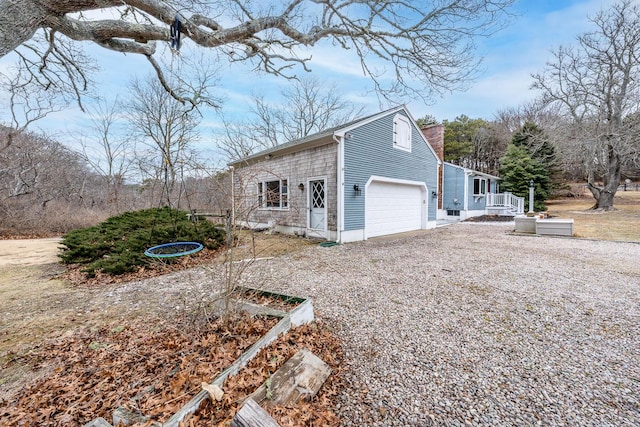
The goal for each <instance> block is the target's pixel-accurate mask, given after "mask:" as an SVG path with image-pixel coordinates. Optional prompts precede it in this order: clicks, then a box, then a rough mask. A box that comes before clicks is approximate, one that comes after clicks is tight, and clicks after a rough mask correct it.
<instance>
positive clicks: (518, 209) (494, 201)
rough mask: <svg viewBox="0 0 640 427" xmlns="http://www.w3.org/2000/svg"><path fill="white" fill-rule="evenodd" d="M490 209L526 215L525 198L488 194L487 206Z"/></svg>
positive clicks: (507, 194) (509, 194)
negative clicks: (498, 208)
mask: <svg viewBox="0 0 640 427" xmlns="http://www.w3.org/2000/svg"><path fill="white" fill-rule="evenodd" d="M486 206H487V207H488V208H490V207H503V208H507V209H509V210H510V211H512V212H513V213H515V214H517V215H518V214H524V197H518V196H514V195H513V194H511V193H508V192H507V193H488V194H487V204H486Z"/></svg>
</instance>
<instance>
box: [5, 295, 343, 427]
mask: <svg viewBox="0 0 640 427" xmlns="http://www.w3.org/2000/svg"><path fill="white" fill-rule="evenodd" d="M264 298H265V296H264V295H262V296H261V297H260V299H261V300H262V303H263V304H265V305H268V304H266V303H267V301H266V300H265V299H264ZM294 302H295V304H296V305H295V308H294V309H293V310H290V312H291V313H290V314H293V316H291V315H289V314H288V315H287V316H285V317H282V318H280V319H277V318H273V317H264V316H249V315H247V314H244V315H242V317H240V318H239V319H238V320H239V321H235V322H232V323H230V324H226V325H222V324H218V323H217V321H216V322H213V321H211V319H209V320H208V321H207V322H203V323H201V324H196V323H197V322H194V324H191V325H189V324H188V323H184V322H183V323H182V324H170V323H169V322H167V320H166V319H164V320H162V321H160V320H157V321H156V320H155V319H154V321H153V322H151V323H150V324H133V325H122V326H121V327H117V328H111V329H106V328H105V329H100V330H80V331H76V332H75V333H74V334H73V335H71V336H68V337H66V338H64V339H59V340H54V341H51V342H48V343H46V344H44V345H42V346H40V347H39V348H36V349H35V350H34V351H32V352H31V353H29V354H27V355H25V356H23V357H20V358H15V359H14V360H12V361H10V362H9V363H19V364H24V365H29V366H31V367H32V368H33V369H35V370H38V369H39V368H42V369H46V370H48V371H49V372H48V373H46V375H45V376H43V377H41V378H40V379H39V380H36V381H34V382H33V383H32V384H30V385H29V386H28V387H26V388H25V389H24V390H22V391H21V392H20V393H19V394H18V395H17V396H16V398H15V399H13V400H12V401H4V402H0V418H2V419H3V420H8V421H7V424H6V425H25V424H26V425H44V426H47V425H70V426H81V425H84V424H85V423H88V422H90V421H91V420H93V419H95V418H96V417H103V418H104V419H106V420H109V421H111V420H112V415H113V411H114V410H115V409H117V408H118V407H120V406H124V407H126V408H127V409H128V410H129V411H132V412H133V413H137V414H140V415H144V416H145V417H146V418H145V419H146V425H151V423H154V422H155V423H166V425H178V422H179V421H180V419H182V418H184V417H188V418H189V422H190V423H192V424H193V425H198V422H200V421H198V420H204V419H205V418H206V419H207V421H206V423H204V421H202V422H203V424H202V425H210V423H212V422H213V421H212V420H214V419H215V420H218V421H216V424H217V423H218V422H221V421H224V420H227V419H229V420H230V419H231V418H232V417H233V415H234V412H233V411H234V410H236V409H237V408H236V407H235V406H234V405H235V400H233V399H231V398H230V397H229V396H232V395H233V393H232V392H231V390H236V391H235V393H242V390H244V388H243V387H247V386H248V384H253V382H254V381H255V382H256V383H257V384H258V385H259V384H260V383H262V382H264V380H265V377H264V375H268V374H269V372H271V369H272V368H271V367H272V366H273V365H274V364H276V365H277V364H278V363H283V362H284V361H285V360H286V359H287V358H288V357H290V354H292V353H294V352H295V351H297V350H298V349H299V347H300V345H304V346H309V345H310V344H312V345H315V346H316V348H315V349H314V351H316V352H317V353H318V354H319V355H320V357H323V358H329V359H330V360H334V361H336V357H339V354H340V351H339V346H337V343H336V342H335V340H333V338H330V334H328V332H326V331H324V330H322V329H321V328H318V327H305V328H299V329H300V331H295V333H294V335H295V336H297V337H298V338H296V339H295V340H293V339H292V338H291V334H292V333H289V334H286V333H285V332H286V330H288V327H289V326H290V325H291V324H295V325H299V324H301V323H305V322H306V321H309V319H308V312H309V307H310V301H308V302H307V301H305V300H301V301H294ZM305 313H306V314H305ZM311 313H312V308H311ZM305 319H306V320H305ZM265 336H266V339H265ZM278 336H279V337H278ZM276 339H277V340H278V341H276V344H272V345H271V346H270V347H269V349H263V348H262V347H264V346H265V345H267V344H268V343H269V341H273V340H276ZM257 342H261V344H260V346H257ZM318 346H321V348H318ZM322 346H326V348H324V353H323V348H322ZM216 350H220V351H219V352H217V351H216ZM265 354H266V355H265ZM332 354H334V355H333V356H332ZM256 355H257V359H254V360H251V359H252V357H256ZM246 363H249V368H248V371H247V373H248V375H249V377H251V378H250V379H249V378H247V377H246V375H247V373H244V371H245V370H243V371H242V372H241V373H244V374H243V376H241V375H238V376H236V377H233V378H229V376H230V375H234V374H236V373H238V372H239V371H240V368H241V366H242V365H244V364H246ZM336 363H339V362H338V361H336ZM336 363H334V365H336ZM334 369H338V370H339V366H335V367H334ZM253 377H255V378H253ZM203 381H204V382H216V381H217V383H218V384H220V385H222V386H223V388H224V389H225V400H224V401H223V402H222V403H220V402H216V403H217V404H218V405H217V406H216V407H215V408H210V407H209V406H210V405H204V407H203V408H201V407H200V406H201V403H203V402H205V403H206V402H209V400H208V399H201V401H200V402H198V403H197V404H194V399H196V398H197V397H198V395H199V394H200V393H201V392H200V390H201V384H202V382H203ZM249 387H250V386H249ZM328 387H331V386H328ZM251 391H253V390H251ZM328 392H329V393H330V394H331V393H332V392H331V390H330V389H329V391H328ZM194 396H195V397H194ZM230 399H231V400H230ZM325 403H326V402H325ZM185 405H186V406H185ZM185 407H188V409H187V410H183V411H182V412H181V408H183V409H184V408H185ZM207 407H209V409H206V408H207ZM194 411H196V414H195V415H192V414H191V413H192V412H194ZM203 411H204V412H203ZM207 411H209V412H207ZM321 412H325V413H331V414H332V412H331V411H330V410H329V411H328V412H327V410H323V411H321ZM176 413H179V414H180V416H178V417H176V416H175V415H173V414H176ZM325 415H326V414H325ZM325 415H322V414H321V415H320V417H321V418H320V419H334V418H335V415H333V416H329V415H326V416H325ZM322 417H324V418H322ZM327 417H328V418H327ZM335 419H336V420H337V418H335ZM329 424H333V425H336V424H337V422H335V423H334V422H330V423H329ZM323 425H324V423H323Z"/></svg>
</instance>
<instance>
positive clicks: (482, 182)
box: [473, 178, 487, 196]
mask: <svg viewBox="0 0 640 427" xmlns="http://www.w3.org/2000/svg"><path fill="white" fill-rule="evenodd" d="M486 194H487V180H486V179H484V178H473V195H474V196H485V195H486Z"/></svg>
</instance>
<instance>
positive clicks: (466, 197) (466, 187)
mask: <svg viewBox="0 0 640 427" xmlns="http://www.w3.org/2000/svg"><path fill="white" fill-rule="evenodd" d="M470 176H471V175H470V174H469V173H468V172H467V171H466V170H465V171H464V212H465V219H466V215H467V211H468V210H469V177H470Z"/></svg>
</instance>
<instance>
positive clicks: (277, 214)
mask: <svg viewBox="0 0 640 427" xmlns="http://www.w3.org/2000/svg"><path fill="white" fill-rule="evenodd" d="M440 165H441V161H440V159H439V158H438V156H437V154H436V152H435V151H434V149H433V148H432V147H431V145H430V144H429V142H428V141H427V138H426V137H425V135H424V134H423V132H422V131H421V130H420V129H419V128H418V127H417V125H416V123H415V120H414V119H413V118H412V117H411V115H410V113H409V112H408V110H407V109H406V108H405V107H404V106H400V107H396V108H393V109H390V110H387V111H383V112H380V113H377V114H374V115H371V116H368V117H364V118H362V119H358V120H355V121H353V122H350V123H346V124H344V125H341V126H338V127H335V128H332V129H329V130H326V131H323V132H320V133H318V134H315V135H311V136H308V137H305V138H302V139H299V140H296V141H291V142H288V143H285V144H282V145H279V146H278V147H274V148H271V149H268V150H265V151H262V152H260V153H257V154H253V155H251V156H249V157H245V158H243V159H240V160H238V161H235V162H232V163H230V166H231V168H232V175H233V177H232V178H233V190H234V191H233V192H234V212H233V215H234V217H235V219H236V221H239V222H244V223H246V224H247V225H249V226H251V227H269V228H273V229H275V230H276V231H279V232H283V233H290V234H298V235H305V236H311V237H319V238H323V239H327V240H331V241H336V242H339V243H345V242H353V241H359V240H366V239H368V238H370V237H376V236H382V235H388V234H394V233H400V232H405V231H411V230H419V229H427V228H433V227H435V226H436V220H437V216H438V203H437V201H438V194H439V186H438V170H439V169H438V168H439V166H440Z"/></svg>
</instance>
